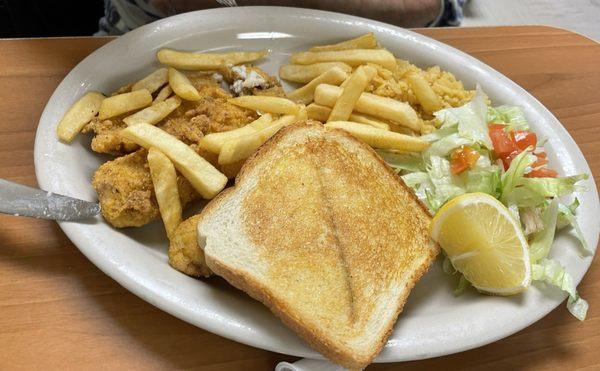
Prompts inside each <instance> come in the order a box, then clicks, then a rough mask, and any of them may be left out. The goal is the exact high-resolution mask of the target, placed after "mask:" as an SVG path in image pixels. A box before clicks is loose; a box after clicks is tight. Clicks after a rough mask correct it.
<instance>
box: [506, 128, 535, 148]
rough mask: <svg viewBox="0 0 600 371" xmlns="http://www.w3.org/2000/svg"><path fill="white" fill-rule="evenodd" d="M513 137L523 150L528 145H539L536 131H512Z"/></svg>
mask: <svg viewBox="0 0 600 371" xmlns="http://www.w3.org/2000/svg"><path fill="white" fill-rule="evenodd" d="M511 137H512V140H513V141H514V143H515V145H516V146H517V148H518V149H519V150H521V151H524V150H526V149H527V147H533V148H535V147H536V145H537V136H536V135H535V133H532V132H530V131H527V130H515V131H512V132H511Z"/></svg>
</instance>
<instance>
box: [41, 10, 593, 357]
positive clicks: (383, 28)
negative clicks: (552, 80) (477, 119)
mask: <svg viewBox="0 0 600 371" xmlns="http://www.w3.org/2000/svg"><path fill="white" fill-rule="evenodd" d="M246 9H252V10H253V11H258V12H260V11H262V12H265V11H269V12H282V13H283V15H285V13H286V12H290V11H291V12H295V13H296V16H306V17H309V18H313V19H315V18H323V17H331V18H332V19H344V21H347V22H351V23H352V24H361V25H363V26H366V27H368V28H370V29H372V31H373V32H376V31H379V32H392V33H396V34H403V35H404V37H406V38H411V39H412V40H413V41H415V42H417V43H423V42H425V43H427V44H429V45H434V46H436V47H437V48H441V49H445V52H447V53H452V54H454V55H457V56H459V57H461V59H463V60H466V61H468V62H469V63H471V65H472V66H474V67H477V68H478V69H480V70H482V71H485V72H487V73H488V74H492V75H493V78H494V79H496V80H499V81H501V82H502V85H503V86H505V87H506V88H508V89H509V90H510V91H517V92H518V93H519V94H522V95H526V96H528V98H529V99H530V100H531V101H532V103H533V104H534V105H535V107H534V109H535V110H537V111H538V112H539V113H540V114H542V115H545V116H546V117H548V118H549V119H550V120H553V121H555V122H556V123H558V126H557V127H556V129H557V130H559V131H560V134H562V135H563V138H561V140H563V141H567V142H571V144H572V145H573V147H574V148H575V152H574V153H573V154H574V155H577V156H578V157H581V159H583V165H584V167H585V168H586V171H587V173H589V174H590V179H589V182H590V183H588V184H590V186H591V188H592V189H591V190H588V192H589V191H591V192H592V193H593V194H592V198H593V199H594V200H595V201H596V204H595V205H594V206H591V207H593V208H594V209H595V212H596V214H600V213H598V191H597V187H596V184H595V180H594V177H593V175H592V174H591V169H590V167H589V164H588V162H587V160H586V159H585V156H584V155H583V153H582V151H581V149H580V147H579V146H578V145H577V143H576V142H575V140H574V139H573V138H572V137H571V135H570V134H569V132H568V131H567V129H566V128H565V127H564V126H563V125H562V123H561V122H560V120H558V119H557V118H556V117H555V116H554V114H552V112H551V111H550V110H549V109H547V108H546V107H545V106H544V105H543V104H542V103H541V102H539V100H537V98H535V97H534V96H533V95H531V94H530V93H529V92H528V91H526V90H525V89H523V88H522V87H520V86H519V85H517V84H516V83H515V82H513V81H512V80H510V79H509V78H508V77H506V76H505V75H504V74H502V73H500V72H499V71H497V70H495V69H494V68H492V67H491V66H489V65H487V64H486V63H484V62H482V61H480V60H478V59H477V58H475V57H473V56H471V55H469V54H467V53H465V52H463V51H461V50H458V49H456V48H454V47H452V46H450V45H448V44H445V43H442V42H440V41H437V40H435V39H432V38H430V37H428V36H425V35H422V34H418V33H416V32H414V31H411V30H408V29H404V28H400V27H397V26H393V25H390V24H386V23H382V22H378V21H374V20H370V19H366V18H362V17H357V16H352V15H347V14H342V13H336V12H328V11H321V10H314V9H305V8H293V7H270V6H249V7H231V8H229V7H226V8H215V9H207V10H199V11H195V12H189V13H184V14H179V15H175V16H171V17H168V18H164V19H161V20H158V21H156V22H153V23H150V24H147V25H144V26H142V27H139V28H137V29H135V30H133V31H131V32H129V33H127V34H125V35H123V36H120V37H119V38H117V39H115V40H112V41H110V42H109V43H107V44H105V45H103V46H102V47H100V48H98V49H96V50H95V51H93V52H92V53H90V54H89V55H88V56H87V57H86V58H84V59H83V60H82V61H80V62H79V63H78V64H77V65H76V66H75V67H74V68H73V69H72V70H71V71H69V73H68V74H67V75H66V76H65V77H64V78H63V79H62V80H61V82H60V83H59V84H58V85H57V87H56V88H55V90H54V92H53V93H52V95H51V96H50V98H49V99H48V101H47V103H46V105H45V107H44V110H43V112H42V114H41V116H40V119H39V122H38V126H37V128H36V135H35V142H34V165H35V174H36V178H37V181H38V184H39V185H40V187H41V188H44V187H48V186H50V185H51V184H52V181H51V178H52V175H51V174H48V173H47V172H45V171H44V166H43V162H44V156H43V151H42V150H41V147H42V143H43V141H42V139H41V138H40V137H41V135H42V134H41V131H40V130H39V129H40V127H41V125H42V122H44V121H47V120H45V117H46V116H48V115H49V114H50V113H49V111H50V109H51V106H52V105H51V103H52V102H53V101H54V100H56V99H57V96H58V94H59V91H60V90H61V87H62V86H63V84H65V81H66V80H67V79H68V78H69V76H70V75H71V74H72V73H73V71H75V70H76V69H77V68H78V67H80V66H81V65H82V64H84V63H86V61H88V63H89V60H90V59H93V58H94V57H95V56H97V55H101V54H102V53H104V52H105V51H106V50H110V49H111V48H115V47H117V46H118V45H119V44H123V43H127V41H128V40H130V39H135V38H136V37H140V36H143V35H144V33H145V32H147V31H149V30H153V29H155V28H157V27H161V26H167V25H169V24H170V23H172V22H174V21H175V23H176V22H177V21H181V20H183V19H185V18H188V17H203V16H207V17H209V16H222V15H223V14H226V15H229V14H231V13H235V12H244V11H245V10H246ZM221 13H223V14H221ZM58 224H59V226H60V228H61V229H62V230H63V232H64V233H65V234H66V235H67V237H68V238H69V240H70V241H71V242H73V244H74V245H75V246H77V248H78V249H79V250H80V251H81V252H82V253H83V254H84V255H85V256H86V257H87V258H88V259H89V260H90V261H91V262H92V263H93V264H94V265H95V266H96V267H98V268H99V269H100V270H102V271H103V272H104V273H105V274H106V275H108V276H109V277H111V278H112V279H114V280H115V281H117V282H118V283H119V284H120V285H121V286H123V287H124V288H125V289H127V290H128V291H129V292H131V293H133V294H134V295H136V296H138V297H140V298H142V299H143V300H144V301H146V302H148V303H150V304H152V305H154V306H156V307H158V308H159V309H161V310H163V311H165V312H167V313H169V314H171V315H173V316H175V317H177V318H179V319H182V320H184V321H186V322H188V323H190V324H192V325H194V326H197V327H199V328H202V329H204V330H206V331H210V332H212V333H215V334H217V335H219V336H223V337H225V338H229V339H232V340H234V341H237V342H240V343H243V344H247V345H250V346H254V347H257V348H261V349H265V350H268V351H273V352H278V353H282V354H289V355H294V356H299V357H310V358H323V356H322V355H320V354H319V353H317V352H315V351H313V350H312V349H310V348H309V349H308V351H305V350H302V349H300V350H298V349H290V348H288V347H285V346H281V345H280V344H265V343H261V342H260V341H255V340H254V339H252V338H251V337H244V336H243V335H242V334H240V333H236V332H235V331H231V330H227V329H225V328H223V326H222V323H219V322H217V321H210V320H208V316H206V315H205V316H204V317H203V318H202V319H203V321H198V313H191V312H189V310H184V309H183V308H182V307H178V306H173V304H174V303H175V301H174V300H172V299H171V298H166V297H164V296H161V295H160V294H159V293H157V292H155V291H153V290H151V289H150V288H149V287H146V286H144V285H142V284H140V282H138V281H136V280H135V279H134V278H133V277H131V276H129V275H128V274H116V273H115V271H116V270H118V269H115V266H113V265H112V264H111V262H109V261H106V260H103V259H99V258H100V257H99V256H96V255H94V251H91V249H86V248H85V247H81V246H85V245H86V241H85V239H84V238H83V236H82V235H80V234H79V233H78V232H77V231H76V230H75V229H74V228H72V224H73V223H69V222H59V223H58ZM594 238H595V245H592V244H590V245H592V248H594V249H595V248H596V246H597V242H598V236H597V235H596V236H595V237H594ZM592 261H593V260H592V259H587V260H585V261H582V263H581V264H582V267H583V266H584V268H585V272H584V274H583V276H585V274H586V273H587V271H588V270H589V267H590V265H591V263H592ZM583 276H582V277H581V279H582V278H583ZM581 279H576V280H575V281H576V282H577V284H578V283H579V282H580V281H581ZM563 296H564V297H566V295H563ZM561 303H562V302H561ZM561 303H556V304H555V305H552V306H550V307H549V309H548V310H547V311H543V312H540V313H538V315H536V316H533V317H530V318H529V319H528V320H527V321H521V323H520V324H519V325H518V326H514V327H511V328H509V329H507V330H505V331H502V332H498V333H496V334H495V335H493V336H489V337H487V338H485V339H483V340H475V341H471V342H467V343H463V344H462V345H461V346H454V347H453V348H452V350H449V351H448V350H445V351H437V352H436V351H434V352H430V353H424V354H421V355H419V354H414V355H406V354H395V353H394V347H393V346H392V347H384V350H386V349H389V350H390V351H391V352H388V353H390V354H388V353H386V354H385V355H383V356H382V355H380V356H378V358H376V360H375V362H398V361H406V360H418V359H425V358H431V357H437V356H442V355H447V354H453V353H458V352H462V351H465V350H469V349H474V348H477V347H480V346H483V345H487V344H489V343H492V342H495V341H498V340H500V339H503V338H505V337H508V336H510V335H512V334H514V333H516V332H518V331H520V330H522V329H524V328H526V327H528V326H530V325H531V324H533V323H535V322H537V321H539V320H540V319H541V318H543V317H544V316H546V315H547V314H548V313H550V312H551V311H552V310H554V309H555V308H556V307H558V306H559V305H560V304H561ZM237 330H239V329H237Z"/></svg>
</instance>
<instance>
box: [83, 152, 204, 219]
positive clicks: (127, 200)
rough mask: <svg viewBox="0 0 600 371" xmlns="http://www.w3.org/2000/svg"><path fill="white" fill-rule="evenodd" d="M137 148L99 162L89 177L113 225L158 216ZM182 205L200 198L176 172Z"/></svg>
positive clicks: (145, 166) (143, 157)
mask: <svg viewBox="0 0 600 371" xmlns="http://www.w3.org/2000/svg"><path fill="white" fill-rule="evenodd" d="M147 154H148V152H147V151H146V150H145V149H140V150H138V151H136V152H133V153H131V154H128V155H126V156H123V157H119V158H117V159H115V160H112V161H108V162H106V163H104V164H102V165H101V166H100V167H99V168H98V170H97V171H96V173H95V174H94V178H93V180H92V186H93V187H94V189H95V190H96V192H97V193H98V200H99V201H100V207H101V208H102V215H103V216H104V218H105V219H106V220H107V221H108V222H109V223H110V224H112V225H113V226H114V227H118V228H123V227H139V226H142V225H144V224H147V223H149V222H151V221H152V220H154V219H156V218H158V217H159V216H160V212H159V209H158V203H157V202H156V197H155V195H154V187H153V185H152V178H151V177H150V170H149V168H148V161H147V159H146V156H147ZM177 182H178V185H179V196H180V198H181V203H182V205H185V204H187V203H189V202H190V201H193V200H196V199H199V198H200V195H199V194H198V193H197V192H196V191H195V190H194V188H193V187H192V185H191V184H190V183H189V182H188V181H187V179H185V178H184V177H183V176H181V175H178V176H177Z"/></svg>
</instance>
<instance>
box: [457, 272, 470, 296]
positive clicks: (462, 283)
mask: <svg viewBox="0 0 600 371" xmlns="http://www.w3.org/2000/svg"><path fill="white" fill-rule="evenodd" d="M470 285H471V284H470V283H469V281H468V280H467V279H466V278H465V276H463V275H462V274H461V275H460V277H459V278H458V283H457V284H456V288H455V289H454V296H459V295H461V294H462V293H463V292H465V290H466V289H467V287H469V286H470Z"/></svg>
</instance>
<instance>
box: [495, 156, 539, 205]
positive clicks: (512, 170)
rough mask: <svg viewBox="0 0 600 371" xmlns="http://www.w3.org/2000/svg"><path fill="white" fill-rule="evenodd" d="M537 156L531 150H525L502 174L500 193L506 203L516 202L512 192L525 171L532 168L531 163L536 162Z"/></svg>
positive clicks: (501, 198)
mask: <svg viewBox="0 0 600 371" xmlns="http://www.w3.org/2000/svg"><path fill="white" fill-rule="evenodd" d="M535 160H536V157H535V156H534V155H533V154H531V152H530V151H523V152H521V153H520V154H519V155H518V156H517V157H515V158H514V159H513V160H512V162H511V163H510V166H509V167H508V170H506V172H505V173H504V174H502V179H501V180H502V191H501V195H500V201H502V202H503V203H504V204H505V205H507V204H513V203H514V204H516V203H517V202H515V201H514V200H513V199H511V198H514V195H513V194H512V193H513V191H515V188H516V187H517V186H518V185H519V184H520V183H521V182H522V181H523V179H524V177H523V175H525V173H526V172H527V171H528V170H530V169H531V165H532V164H533V163H534V162H535Z"/></svg>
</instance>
